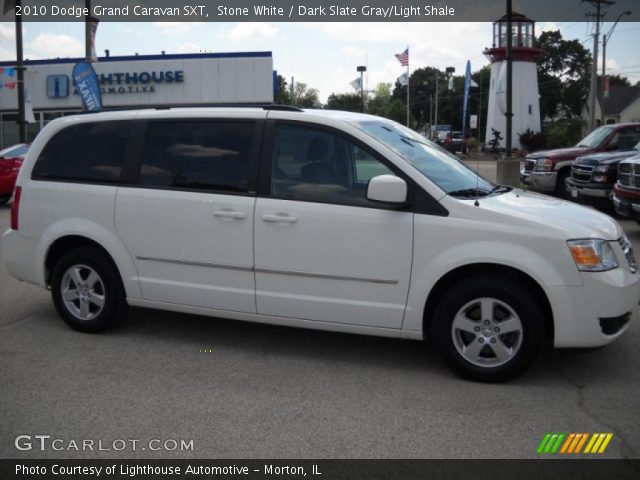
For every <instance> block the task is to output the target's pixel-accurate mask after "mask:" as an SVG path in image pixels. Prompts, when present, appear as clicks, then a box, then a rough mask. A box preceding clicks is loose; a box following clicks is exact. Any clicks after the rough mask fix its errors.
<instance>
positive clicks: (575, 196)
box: [566, 135, 640, 209]
mask: <svg viewBox="0 0 640 480" xmlns="http://www.w3.org/2000/svg"><path fill="white" fill-rule="evenodd" d="M639 137H640V135H639ZM622 148H624V147H623V146H622V145H621V149H622ZM638 154H640V138H638V143H637V144H636V145H635V146H634V147H633V149H631V150H628V151H623V152H615V153H594V154H591V155H585V156H583V157H578V158H576V159H575V160H574V162H573V164H572V165H571V176H570V177H569V178H567V180H566V187H567V197H568V198H570V199H572V200H574V201H577V202H578V203H584V204H590V205H593V206H596V207H600V208H605V209H607V208H611V206H612V205H611V194H612V192H613V186H614V185H615V183H616V180H617V179H618V164H619V163H620V162H621V161H622V160H626V159H627V158H631V157H634V156H636V155H638Z"/></svg>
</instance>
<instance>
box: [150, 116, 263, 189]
mask: <svg viewBox="0 0 640 480" xmlns="http://www.w3.org/2000/svg"><path fill="white" fill-rule="evenodd" d="M254 125H255V124H254V122H251V121H240V122H223V121H180V120H173V121H166V122H164V121H163V122H151V123H149V125H148V127H147V137H146V144H145V152H144V155H143V160H142V165H141V167H140V184H141V185H142V186H149V187H167V188H184V189H193V190H211V191H223V192H239V193H242V192H247V191H248V184H249V159H250V151H251V147H252V139H253V131H254Z"/></svg>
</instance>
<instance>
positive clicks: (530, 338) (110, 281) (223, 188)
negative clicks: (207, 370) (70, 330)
mask: <svg viewBox="0 0 640 480" xmlns="http://www.w3.org/2000/svg"><path fill="white" fill-rule="evenodd" d="M2 255H3V257H4V261H5V262H6V265H7V268H8V271H9V272H10V273H11V275H13V276H14V277H16V278H18V279H20V280H24V281H27V282H31V283H35V284H37V285H41V286H43V287H48V288H50V289H51V292H52V296H53V301H54V303H55V306H56V308H57V310H58V312H59V313H60V315H61V316H62V318H64V320H65V321H66V322H67V323H69V324H70V325H71V326H72V327H74V328H76V329H78V330H83V331H90V332H96V331H99V330H104V329H106V328H108V327H111V326H113V325H114V324H115V323H116V322H117V321H118V320H120V319H121V318H122V317H123V316H124V312H125V308H126V306H127V305H135V306H142V307H153V308H159V309H165V310H174V311H179V312H191V313H197V314H203V315H209V316H214V317H225V318H231V319H237V320H249V321H258V322H266V323H273V324H279V325H289V326H300V327H309V328H317V329H325V330H335V331H341V332H351V333H365V334H373V335H384V336H390V337H403V338H411V339H423V338H426V339H430V340H431V341H432V343H433V344H434V345H435V347H436V348H437V349H438V350H439V351H440V352H441V353H442V355H443V357H444V359H445V360H446V362H447V363H448V364H449V365H450V366H451V367H452V368H453V369H455V370H456V371H457V372H458V373H460V374H462V375H464V376H466V377H468V378H472V379H477V380H484V381H500V380H506V379H509V378H512V377H514V376H516V375H518V374H519V373H521V372H522V371H523V370H524V369H525V368H526V367H527V366H528V365H529V364H530V363H531V362H532V361H533V359H534V357H535V356H536V354H537V353H538V352H539V350H540V348H541V347H542V346H543V344H544V343H545V341H547V340H548V341H551V342H552V343H553V345H554V346H556V347H595V346H601V345H605V344H607V343H609V342H611V341H612V340H613V339H615V338H616V337H618V336H619V335H620V334H621V333H622V332H623V331H624V330H625V328H626V326H627V322H628V321H629V320H630V318H631V317H632V315H633V314H634V313H635V312H634V310H635V308H636V306H637V305H638V300H639V299H640V287H639V285H640V284H639V283H638V277H637V276H636V264H635V261H634V259H633V253H632V250H631V244H630V242H629V240H628V239H627V237H626V236H625V234H624V233H623V231H622V229H621V228H620V226H619V225H618V223H616V222H615V221H614V220H613V219H611V218H610V217H608V216H606V215H604V214H601V213H598V212H596V211H594V210H591V209H587V208H585V207H582V206H579V205H575V204H572V203H567V202H564V201H561V200H557V199H554V198H550V197H545V196H540V195H537V194H531V193H527V192H524V191H521V190H517V189H512V188H510V187H504V186H500V185H494V184H492V183H490V182H488V181H486V180H484V179H483V178H479V177H477V176H476V174H475V173H474V172H473V171H471V170H469V169H468V168H466V167H465V166H464V165H463V164H462V163H461V162H459V161H458V160H457V159H456V158H455V157H453V156H451V155H450V154H449V153H447V152H446V151H444V150H443V149H441V148H440V147H437V146H436V145H435V144H433V143H431V142H429V141H428V140H426V139H425V138H424V137H422V136H420V135H418V134H416V133H415V132H413V131H411V130H409V129H407V128H405V127H402V126H401V125H399V124H397V123H394V122H391V121H389V120H385V119H381V118H377V117H373V116H368V115H361V114H353V113H345V112H330V111H296V110H295V109H287V108H277V107H272V108H268V107H267V108H235V109H232V108H226V109H222V108H221V109H213V108H212V109H184V110H180V109H178V110H162V111H153V110H148V111H130V112H110V113H101V114H92V115H80V116H74V117H64V118H61V119H58V120H55V121H53V122H51V123H50V124H49V125H47V127H46V128H45V129H44V130H43V131H42V132H41V133H40V135H39V136H38V137H37V139H36V141H35V142H34V143H33V146H32V147H31V150H30V151H29V153H28V155H27V158H26V159H25V162H24V165H23V167H22V170H21V171H20V175H19V178H18V181H17V188H16V191H15V194H14V203H13V208H12V212H11V229H10V230H9V231H7V232H6V233H5V234H4V236H3V238H2Z"/></svg>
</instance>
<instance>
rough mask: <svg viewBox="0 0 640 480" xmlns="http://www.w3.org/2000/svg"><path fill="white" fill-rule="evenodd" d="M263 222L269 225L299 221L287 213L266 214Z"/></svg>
mask: <svg viewBox="0 0 640 480" xmlns="http://www.w3.org/2000/svg"><path fill="white" fill-rule="evenodd" d="M262 220H264V221H265V222H269V223H296V222H297V221H298V219H297V218H296V217H292V216H290V215H288V214H286V213H276V214H265V215H262Z"/></svg>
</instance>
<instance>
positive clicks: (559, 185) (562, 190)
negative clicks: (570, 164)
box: [556, 168, 571, 199]
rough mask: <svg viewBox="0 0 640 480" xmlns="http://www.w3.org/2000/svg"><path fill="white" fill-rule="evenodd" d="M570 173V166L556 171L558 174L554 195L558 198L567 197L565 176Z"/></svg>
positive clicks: (567, 176)
mask: <svg viewBox="0 0 640 480" xmlns="http://www.w3.org/2000/svg"><path fill="white" fill-rule="evenodd" d="M569 175H571V169H570V168H563V169H562V170H560V171H559V172H558V176H557V177H556V195H557V196H558V197H560V198H566V199H568V198H569V196H568V195H567V185H566V182H567V178H569Z"/></svg>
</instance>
